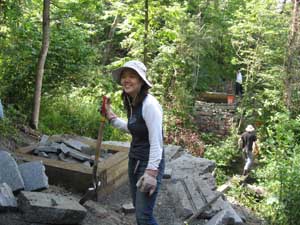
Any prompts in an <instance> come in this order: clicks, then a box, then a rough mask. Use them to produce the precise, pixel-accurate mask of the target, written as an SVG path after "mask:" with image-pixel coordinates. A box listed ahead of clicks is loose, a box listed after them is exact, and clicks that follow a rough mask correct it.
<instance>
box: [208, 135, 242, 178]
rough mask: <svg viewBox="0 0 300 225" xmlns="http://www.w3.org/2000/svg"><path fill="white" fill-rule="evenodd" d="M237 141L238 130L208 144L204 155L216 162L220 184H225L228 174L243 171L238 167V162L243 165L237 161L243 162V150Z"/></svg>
mask: <svg viewBox="0 0 300 225" xmlns="http://www.w3.org/2000/svg"><path fill="white" fill-rule="evenodd" d="M237 142H238V135H237V133H236V131H232V134H231V135H230V136H229V137H228V138H226V139H225V140H220V141H218V142H214V143H213V144H210V145H207V146H206V150H205V154H204V157H205V158H208V159H210V160H214V161H215V162H216V165H217V168H218V171H217V182H218V184H223V183H224V182H225V181H226V180H227V176H232V175H233V174H236V173H238V174H240V173H241V171H240V170H241V168H236V165H237V164H238V165H239V166H240V167H242V165H241V164H240V163H237V161H240V162H242V163H243V160H241V155H242V152H241V151H240V150H239V149H238V145H237Z"/></svg>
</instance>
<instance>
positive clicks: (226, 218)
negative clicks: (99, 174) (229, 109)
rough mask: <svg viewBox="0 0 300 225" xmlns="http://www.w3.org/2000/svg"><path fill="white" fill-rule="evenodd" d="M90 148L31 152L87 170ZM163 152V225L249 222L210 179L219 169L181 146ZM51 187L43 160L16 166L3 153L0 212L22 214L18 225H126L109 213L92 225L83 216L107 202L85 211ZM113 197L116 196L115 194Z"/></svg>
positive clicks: (159, 211) (46, 143) (45, 145)
mask: <svg viewBox="0 0 300 225" xmlns="http://www.w3.org/2000/svg"><path fill="white" fill-rule="evenodd" d="M121 145H122V146H120V147H122V148H125V147H126V148H128V146H129V144H128V143H123V144H122V143H121ZM92 149H93V148H92V147H91V145H88V144H85V143H84V142H80V141H76V139H66V138H59V139H55V138H49V137H47V136H44V137H43V138H42V140H41V141H40V142H39V143H38V144H37V145H36V146H35V147H34V148H33V150H31V151H30V152H31V153H32V154H36V155H38V156H42V157H46V158H50V159H55V160H62V161H63V163H66V164H68V163H73V162H77V163H78V162H79V166H81V164H82V167H86V166H91V165H92V163H93V156H92V151H93V150H92ZM164 149H165V159H166V169H165V175H164V180H163V182H162V186H161V191H160V192H159V195H158V199H157V202H158V206H157V207H155V214H156V216H157V219H158V221H159V224H161V225H170V224H171V225H182V224H183V223H184V222H185V221H188V224H189V225H191V224H195V223H194V222H196V224H206V225H229V224H230V225H242V224H244V222H243V221H245V218H243V216H241V215H238V214H237V212H236V211H235V210H234V209H233V208H232V206H231V204H230V203H229V202H228V201H227V200H226V198H225V196H224V195H223V194H222V193H220V192H218V191H217V186H216V183H215V178H214V177H213V175H212V172H213V170H214V169H215V163H214V162H213V161H210V160H207V159H205V158H199V157H194V156H192V155H191V154H189V153H187V151H185V150H184V149H183V148H181V147H180V146H173V145H167V146H165V148H164ZM102 151H104V150H102ZM123 153H125V152H123ZM105 154H113V153H112V152H108V151H107V150H106V151H105V152H104V154H102V156H103V155H104V157H106V156H105ZM126 154H127V153H126ZM115 155H117V154H115ZM115 155H114V156H115ZM107 156H108V155H107ZM122 157H123V156H122ZM111 158H113V157H111ZM103 164H105V162H103ZM45 165H46V164H45ZM100 165H101V162H100ZM120 168H121V167H120ZM111 172H117V171H115V170H113V171H111ZM52 179H54V178H52ZM78 179H79V177H78V174H77V178H76V180H73V182H74V185H77V183H78ZM50 183H51V182H50ZM47 188H48V178H47V176H46V173H45V167H44V165H43V163H42V162H41V161H32V162H27V163H22V164H20V165H17V163H16V161H15V160H14V158H13V157H12V156H11V155H10V154H9V153H8V152H5V151H0V211H10V212H11V211H14V210H18V211H20V212H21V213H22V218H24V220H25V221H26V222H27V223H25V222H24V223H16V224H18V225H23V224H24V225H28V223H30V224H32V223H34V224H44V223H45V221H47V224H82V225H90V224H93V225H96V224H97V225H98V224H103V225H108V224H114V225H124V224H128V223H125V222H124V223H123V222H121V219H119V220H118V221H119V222H113V220H112V221H110V222H109V218H110V217H111V215H115V216H114V220H116V218H117V216H118V215H116V211H114V212H108V211H105V213H100V214H101V216H100V217H99V215H100V214H99V212H98V213H97V214H98V216H96V217H95V218H94V221H97V222H93V223H91V222H90V223H89V222H87V221H88V220H90V221H91V219H90V218H89V219H88V220H87V219H86V218H85V217H86V215H87V214H88V215H89V214H90V212H89V210H90V209H89V208H91V207H90V206H91V205H92V208H93V209H92V210H95V209H96V208H99V207H100V208H101V210H102V206H104V204H105V203H104V201H101V202H95V203H94V204H91V203H90V202H87V204H86V205H85V207H83V206H81V205H80V204H79V203H78V200H77V201H76V199H72V198H70V197H66V196H64V195H59V194H51V193H45V192H41V190H44V189H47ZM101 188H103V187H102V186H101V187H100V189H101ZM112 194H115V195H118V193H117V191H114V192H113V193H112ZM129 196H130V194H128V200H129V201H130V197H129ZM116 199H117V200H116V202H117V204H120V205H122V204H123V203H124V202H121V199H120V198H116ZM111 203H112V202H108V204H111ZM125 211H126V210H125ZM129 211H130V212H131V213H132V211H134V209H132V208H130V209H129V210H127V211H126V212H125V215H124V210H123V211H122V213H120V218H126V213H129ZM0 224H1V223H0ZM129 224H131V225H132V223H129ZM5 225H8V224H5ZM13 225H15V224H13Z"/></svg>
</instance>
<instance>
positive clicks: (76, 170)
mask: <svg viewBox="0 0 300 225" xmlns="http://www.w3.org/2000/svg"><path fill="white" fill-rule="evenodd" d="M25 152H26V151H25ZM14 154H15V156H16V157H17V158H18V159H20V160H23V161H26V162H30V161H37V160H41V161H43V163H44V165H45V167H46V174H47V176H48V178H49V183H50V184H54V185H63V186H65V187H66V188H68V189H72V190H75V191H78V192H83V193H84V192H86V191H87V189H88V188H90V187H91V186H92V168H89V167H87V166H85V165H82V164H80V163H66V162H63V161H59V160H55V159H47V158H43V157H39V156H35V155H30V154H25V153H22V152H16V153H14ZM127 167H128V153H126V152H118V153H116V154H114V155H112V156H111V157H109V158H108V159H106V160H105V161H104V162H102V163H99V167H98V171H97V174H98V177H99V179H100V181H101V187H100V189H99V191H100V193H102V191H105V192H106V193H109V191H113V190H114V189H115V188H117V187H118V186H120V185H121V184H122V183H124V182H125V181H126V180H127V178H126V179H124V177H127ZM119 179H120V181H119ZM100 193H99V194H100Z"/></svg>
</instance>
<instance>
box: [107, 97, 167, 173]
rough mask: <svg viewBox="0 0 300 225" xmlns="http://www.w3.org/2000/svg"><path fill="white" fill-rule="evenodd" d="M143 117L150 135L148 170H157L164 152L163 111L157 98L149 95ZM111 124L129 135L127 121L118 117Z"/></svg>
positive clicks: (144, 102) (144, 105) (143, 107)
mask: <svg viewBox="0 0 300 225" xmlns="http://www.w3.org/2000/svg"><path fill="white" fill-rule="evenodd" d="M142 116H143V119H144V120H145V123H146V126H147V128H148V133H149V137H148V138H149V144H150V151H149V161H148V165H147V169H152V170H157V169H158V167H159V163H160V161H161V158H162V152H163V135H162V129H163V128H162V123H163V110H162V107H161V105H160V104H159V102H158V101H157V100H156V98H155V97H154V96H152V95H151V94H148V95H147V96H146V98H145V99H144V101H143V106H142ZM111 124H112V125H113V126H114V127H116V128H118V129H121V130H123V131H125V132H127V133H129V130H128V126H127V125H128V124H127V122H126V121H125V120H123V119H121V118H119V117H117V118H115V119H112V120H111Z"/></svg>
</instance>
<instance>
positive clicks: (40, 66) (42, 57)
mask: <svg viewBox="0 0 300 225" xmlns="http://www.w3.org/2000/svg"><path fill="white" fill-rule="evenodd" d="M49 42H50V0H44V7H43V40H42V46H41V50H40V54H39V59H38V63H37V69H36V79H35V93H34V105H33V112H32V119H31V124H30V126H31V127H32V128H33V129H37V128H38V122H39V114H40V105H41V92H42V84H43V75H44V66H45V62H46V57H47V53H48V48H49Z"/></svg>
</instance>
